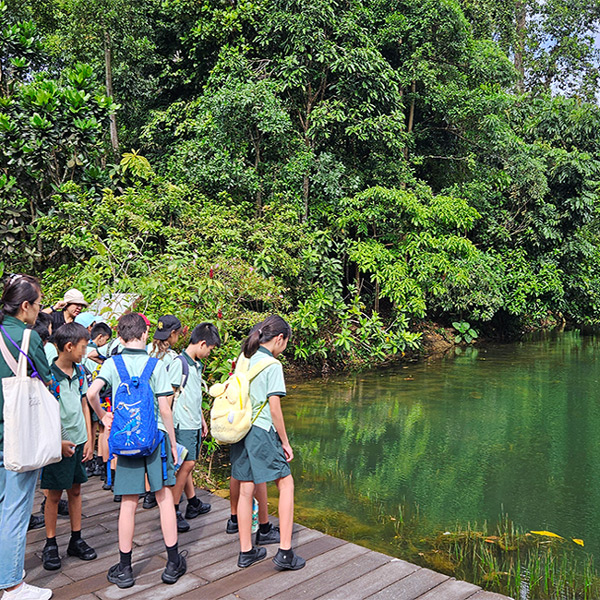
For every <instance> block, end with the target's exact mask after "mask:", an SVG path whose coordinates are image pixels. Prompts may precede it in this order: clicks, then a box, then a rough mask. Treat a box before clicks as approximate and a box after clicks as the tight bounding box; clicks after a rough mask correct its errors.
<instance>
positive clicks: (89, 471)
mask: <svg viewBox="0 0 600 600" xmlns="http://www.w3.org/2000/svg"><path fill="white" fill-rule="evenodd" d="M95 466H96V462H95V461H94V459H92V460H88V461H87V462H86V463H85V474H86V475H87V476H88V477H93V475H94V468H95Z"/></svg>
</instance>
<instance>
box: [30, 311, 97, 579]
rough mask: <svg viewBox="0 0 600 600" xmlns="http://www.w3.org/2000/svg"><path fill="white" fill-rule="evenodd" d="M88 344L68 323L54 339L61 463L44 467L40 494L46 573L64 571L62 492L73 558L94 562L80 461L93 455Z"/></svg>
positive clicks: (54, 385)
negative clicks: (85, 527)
mask: <svg viewBox="0 0 600 600" xmlns="http://www.w3.org/2000/svg"><path fill="white" fill-rule="evenodd" d="M88 338H89V332H88V330H87V329H86V328H85V327H83V326H82V325H79V324H78V323H67V324H66V325H63V326H62V327H60V328H59V329H58V331H57V332H56V333H55V334H54V339H55V342H56V347H57V349H58V357H57V358H56V359H55V360H54V362H53V363H52V365H51V366H50V372H51V374H52V384H51V389H52V391H53V393H54V394H55V395H56V396H57V397H58V401H59V403H60V422H61V427H62V440H63V441H62V447H63V449H62V453H63V459H62V460H61V461H60V462H58V463H54V464H51V465H48V466H46V467H44V469H43V471H42V483H41V488H42V489H43V490H48V495H47V497H46V504H45V508H44V519H45V522H46V545H45V546H44V550H43V551H42V564H43V566H44V569H47V570H49V571H54V570H56V569H60V567H61V560H60V555H59V553H58V544H57V543H56V518H57V514H58V503H59V501H60V497H61V495H62V492H63V490H66V491H67V498H68V501H69V518H70V520H71V540H70V541H69V545H68V547H67V554H68V555H69V556H77V557H78V558H80V559H82V560H93V559H94V558H96V552H95V551H94V549H93V548H90V546H88V545H87V544H86V542H85V541H84V540H83V539H82V538H81V484H82V483H85V482H86V481H87V475H86V472H85V468H84V466H83V463H82V461H84V460H88V459H89V458H90V456H91V455H92V440H91V437H90V431H91V421H90V411H89V408H88V405H87V401H86V398H85V393H86V392H87V381H86V378H85V374H84V372H83V368H82V367H81V365H80V364H78V363H81V361H82V360H83V355H84V353H85V349H86V346H87V342H88Z"/></svg>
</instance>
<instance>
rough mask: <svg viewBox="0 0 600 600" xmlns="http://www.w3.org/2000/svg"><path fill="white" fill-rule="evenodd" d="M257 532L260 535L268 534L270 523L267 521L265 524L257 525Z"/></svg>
mask: <svg viewBox="0 0 600 600" xmlns="http://www.w3.org/2000/svg"><path fill="white" fill-rule="evenodd" d="M258 530H259V531H260V532H261V533H269V531H271V523H269V521H267V522H266V523H259V524H258Z"/></svg>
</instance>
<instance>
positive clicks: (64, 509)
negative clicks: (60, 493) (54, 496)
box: [42, 498, 69, 517]
mask: <svg viewBox="0 0 600 600" xmlns="http://www.w3.org/2000/svg"><path fill="white" fill-rule="evenodd" d="M45 507H46V498H44V499H43V500H42V514H44V509H45ZM58 514H59V515H60V516H61V517H68V516H69V503H68V502H67V501H66V500H64V499H61V500H59V501H58Z"/></svg>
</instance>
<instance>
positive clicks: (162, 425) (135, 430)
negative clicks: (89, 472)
mask: <svg viewBox="0 0 600 600" xmlns="http://www.w3.org/2000/svg"><path fill="white" fill-rule="evenodd" d="M118 334H119V337H120V339H121V340H122V341H123V344H124V347H123V351H122V353H121V354H117V355H115V356H111V357H109V358H108V359H107V360H106V361H105V362H104V364H103V365H102V368H101V369H100V373H99V374H98V377H96V379H95V380H94V382H93V383H92V385H91V386H90V389H89V390H88V400H89V402H90V404H91V405H92V408H93V409H94V410H95V411H96V413H97V414H98V416H99V417H100V419H101V421H102V423H103V424H104V426H105V427H106V428H107V430H109V431H110V433H109V449H110V453H111V455H116V456H117V468H116V472H115V482H114V493H115V495H121V496H122V501H121V509H120V512H119V556H120V560H119V562H118V563H117V564H116V565H114V566H112V567H111V568H110V569H109V570H108V575H107V578H108V580H109V581H110V582H111V583H115V584H116V585H117V586H118V587H120V588H129V587H131V586H133V584H134V579H133V571H132V568H131V550H132V547H133V534H134V527H135V511H136V508H137V504H138V498H139V495H140V494H143V493H144V492H145V476H146V475H147V476H148V482H149V485H150V489H151V491H153V492H155V494H156V500H157V502H158V506H159V511H160V522H161V529H162V532H163V537H164V541H165V546H166V549H167V565H166V568H165V570H164V571H163V574H162V581H163V582H164V583H169V584H172V583H175V582H177V580H178V579H179V578H180V577H181V576H182V575H183V574H184V573H185V571H186V568H187V566H186V561H185V554H184V553H179V550H178V543H177V519H176V516H175V508H174V504H173V495H172V493H171V488H170V487H169V486H172V485H173V484H174V483H175V475H174V468H173V465H174V462H175V461H176V460H177V447H176V442H175V431H174V429H173V416H172V413H171V408H170V396H172V395H173V388H172V387H171V383H170V380H169V376H168V374H167V371H166V369H165V367H164V366H163V365H162V364H161V363H160V361H158V360H157V359H155V358H151V357H149V356H148V354H147V352H146V342H147V339H148V330H147V327H146V323H145V321H144V319H143V318H142V317H141V316H140V315H139V314H138V313H129V314H126V315H123V316H122V317H121V318H120V319H119V325H118ZM105 384H108V385H109V386H110V387H111V388H112V407H113V412H112V413H108V412H106V411H105V410H104V409H103V408H102V407H101V406H100V398H99V395H100V391H101V390H102V388H103V386H104V385H105Z"/></svg>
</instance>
